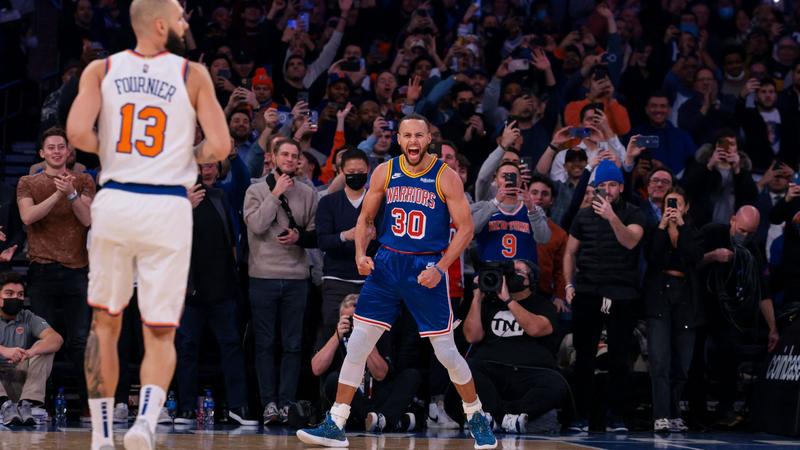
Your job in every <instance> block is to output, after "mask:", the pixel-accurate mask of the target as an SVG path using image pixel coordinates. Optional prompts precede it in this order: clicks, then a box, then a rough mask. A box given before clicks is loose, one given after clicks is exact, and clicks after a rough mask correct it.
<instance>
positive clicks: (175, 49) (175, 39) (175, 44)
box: [165, 29, 186, 56]
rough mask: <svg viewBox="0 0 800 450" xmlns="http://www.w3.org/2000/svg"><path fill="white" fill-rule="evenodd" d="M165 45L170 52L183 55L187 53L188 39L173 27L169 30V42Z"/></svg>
mask: <svg viewBox="0 0 800 450" xmlns="http://www.w3.org/2000/svg"><path fill="white" fill-rule="evenodd" d="M165 47H166V48H167V51H168V52H170V53H174V54H176V55H178V56H183V55H184V54H185V53H186V41H185V40H184V38H182V37H180V36H178V33H176V32H175V31H173V30H172V29H170V30H168V31H167V43H166V45H165Z"/></svg>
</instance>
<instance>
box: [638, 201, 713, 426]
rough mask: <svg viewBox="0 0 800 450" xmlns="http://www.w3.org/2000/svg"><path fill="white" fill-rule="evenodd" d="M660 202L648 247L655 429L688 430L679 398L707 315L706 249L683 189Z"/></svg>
mask: <svg viewBox="0 0 800 450" xmlns="http://www.w3.org/2000/svg"><path fill="white" fill-rule="evenodd" d="M661 208H662V210H663V211H664V212H663V214H662V215H661V221H660V222H659V224H658V227H657V229H656V230H655V231H654V232H653V235H652V238H651V239H650V240H649V241H648V244H647V245H646V248H645V251H644V255H645V258H647V263H648V265H647V274H646V275H645V282H644V286H645V287H646V288H645V302H644V306H645V316H646V317H647V338H648V339H647V347H648V355H649V358H650V378H651V385H652V391H653V420H654V424H653V431H655V432H657V433H666V432H685V431H687V430H688V428H687V427H686V424H685V423H684V422H683V419H681V410H680V404H679V403H680V400H681V394H682V392H683V386H684V385H685V384H686V379H687V376H688V372H689V364H690V363H691V361H692V350H693V349H694V340H695V328H696V327H697V326H698V325H700V324H702V323H703V321H704V320H703V316H704V315H703V309H702V302H701V298H702V297H701V295H700V284H699V283H700V282H699V280H698V279H697V278H696V274H697V268H698V265H699V264H700V262H701V261H702V259H703V250H702V242H701V240H700V233H699V232H698V230H697V228H695V227H694V226H693V225H692V224H691V219H690V218H689V216H688V212H689V203H688V201H687V197H686V193H685V192H684V190H683V189H681V188H680V187H677V186H676V187H673V188H672V189H670V190H669V191H668V193H667V195H666V196H665V197H664V198H663V204H662V205H661Z"/></svg>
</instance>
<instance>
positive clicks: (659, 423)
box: [653, 419, 669, 433]
mask: <svg viewBox="0 0 800 450" xmlns="http://www.w3.org/2000/svg"><path fill="white" fill-rule="evenodd" d="M653 431H654V432H656V433H669V419H656V420H655V422H654V423H653Z"/></svg>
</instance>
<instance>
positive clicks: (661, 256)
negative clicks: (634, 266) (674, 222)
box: [644, 224, 705, 327]
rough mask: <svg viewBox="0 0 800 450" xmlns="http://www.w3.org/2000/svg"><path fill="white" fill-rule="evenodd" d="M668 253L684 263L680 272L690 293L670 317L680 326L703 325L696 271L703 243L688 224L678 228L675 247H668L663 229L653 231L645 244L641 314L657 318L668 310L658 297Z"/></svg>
mask: <svg viewBox="0 0 800 450" xmlns="http://www.w3.org/2000/svg"><path fill="white" fill-rule="evenodd" d="M671 254H677V255H679V257H680V259H681V261H682V263H683V264H685V266H686V268H685V270H684V271H683V272H684V274H685V275H686V279H687V281H688V282H689V287H690V290H691V295H690V298H687V299H685V301H684V303H683V304H682V305H681V308H679V309H678V316H677V317H673V318H672V321H673V323H675V324H678V325H680V326H681V327H696V326H698V325H701V324H703V323H704V322H705V313H704V309H703V304H702V302H701V299H702V297H701V296H702V291H701V287H700V279H699V278H698V277H697V270H696V269H697V266H698V264H700V262H701V261H702V260H703V242H702V239H701V238H700V233H699V232H698V231H697V228H695V227H693V226H692V225H689V224H685V225H683V226H680V227H678V242H677V246H676V247H675V248H673V247H672V242H671V241H670V238H669V232H668V231H667V230H661V229H658V228H656V229H655V230H653V231H652V236H651V238H650V239H649V240H648V241H647V244H646V248H645V257H646V258H647V263H648V264H647V274H646V275H645V279H644V289H645V304H644V311H645V315H646V316H647V317H649V318H659V317H662V316H663V314H664V313H665V312H667V311H669V310H670V309H671V308H670V306H671V305H669V303H668V302H667V298H666V297H665V296H664V295H662V294H663V286H664V281H665V276H666V275H665V274H664V270H665V269H666V265H667V263H668V261H669V258H670V255H671Z"/></svg>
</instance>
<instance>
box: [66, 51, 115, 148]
mask: <svg viewBox="0 0 800 450" xmlns="http://www.w3.org/2000/svg"><path fill="white" fill-rule="evenodd" d="M105 65H106V61H105V60H104V59H103V60H96V61H92V62H91V63H90V64H89V65H88V66H86V69H84V70H83V73H82V74H81V81H80V84H78V96H77V97H75V101H74V102H72V107H71V108H70V110H69V115H68V116H67V141H68V142H69V143H70V144H72V145H73V146H75V148H77V149H78V150H81V151H84V152H88V153H95V154H97V153H99V148H100V141H99V139H98V137H97V133H96V132H95V131H94V124H95V122H97V116H98V115H99V114H100V104H101V102H102V98H101V95H100V83H101V82H102V81H103V76H104V75H105Z"/></svg>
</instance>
